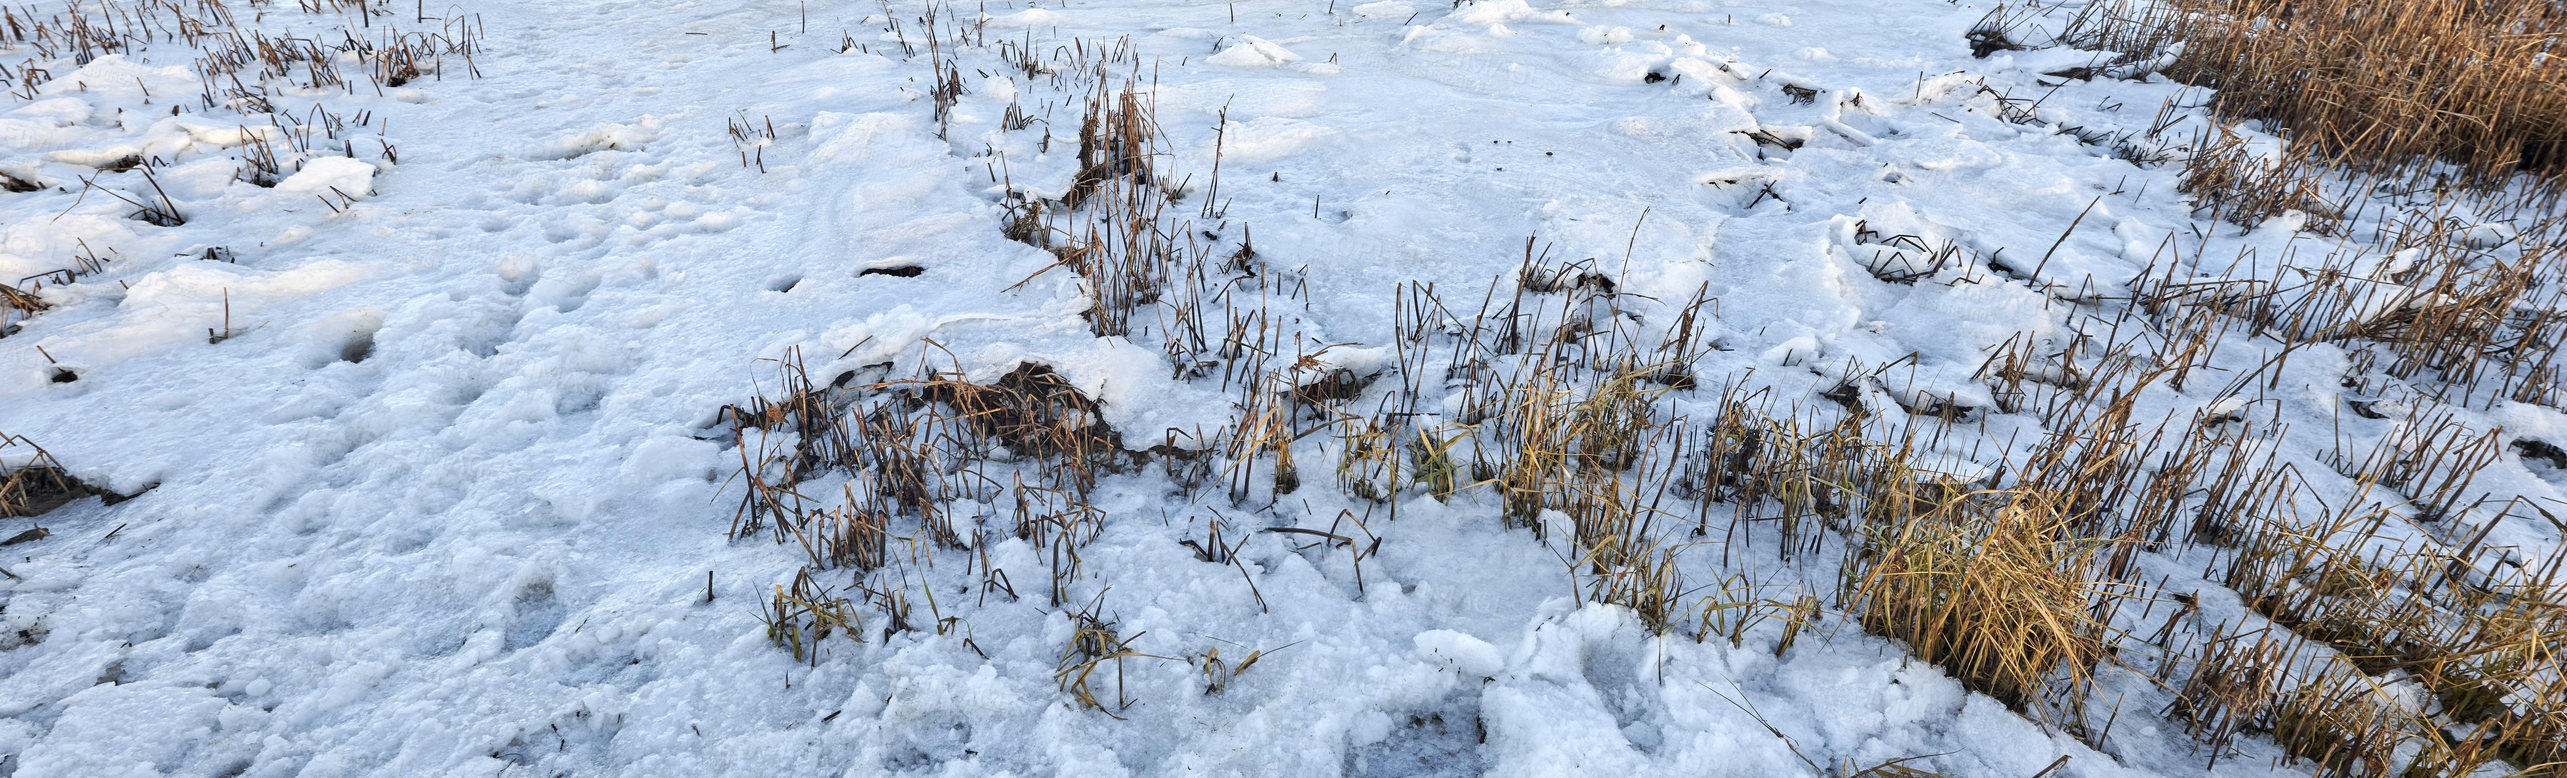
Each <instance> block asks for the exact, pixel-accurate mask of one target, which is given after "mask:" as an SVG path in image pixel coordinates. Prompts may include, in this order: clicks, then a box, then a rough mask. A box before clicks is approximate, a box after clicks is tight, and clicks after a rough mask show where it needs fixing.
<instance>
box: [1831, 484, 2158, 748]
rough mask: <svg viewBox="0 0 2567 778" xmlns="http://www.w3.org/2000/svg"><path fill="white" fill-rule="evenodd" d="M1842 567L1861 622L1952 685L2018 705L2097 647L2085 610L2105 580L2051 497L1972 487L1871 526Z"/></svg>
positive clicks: (2085, 665)
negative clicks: (1972, 491) (1850, 562)
mask: <svg viewBox="0 0 2567 778" xmlns="http://www.w3.org/2000/svg"><path fill="white" fill-rule="evenodd" d="M1869 534H1870V538H1869V541H1868V546H1867V548H1865V549H1864V551H1863V552H1862V553H1861V554H1860V555H1859V556H1858V557H1856V561H1857V563H1858V566H1857V567H1855V568H1854V569H1852V570H1849V572H1848V576H1849V577H1851V578H1853V579H1854V580H1856V581H1858V583H1856V584H1855V586H1854V592H1853V594H1852V595H1851V597H1850V600H1851V602H1852V603H1853V604H1852V605H1851V607H1852V608H1853V609H1855V610H1858V611H1859V613H1860V618H1861V622H1862V625H1863V629H1864V630H1865V631H1867V632H1870V633H1872V634H1875V635H1881V636H1884V637H1889V638H1893V639H1897V640H1899V641H1901V642H1904V643H1906V644H1907V646H1908V650H1909V651H1911V652H1914V653H1915V654H1916V655H1917V657H1918V658H1920V659H1924V660H1926V661H1928V662H1933V663H1935V664H1938V665H1942V666H1943V667H1944V669H1946V670H1948V671H1950V672H1951V673H1952V674H1953V676H1954V677H1955V678H1958V679H1960V681H1961V682H1962V684H1964V685H1966V686H1969V687H1970V688H1971V689H1974V690H1977V691H1981V692H1985V693H1987V694H1988V695H1989V696H1991V697H1995V698H1997V699H1998V700H2002V701H2004V702H2006V703H2007V704H2009V705H2013V706H2016V707H2018V708H2023V709H2032V710H2039V709H2040V706H2039V705H2037V704H2036V703H2037V702H2039V701H2041V700H2044V699H2047V698H2048V697H2049V696H2050V686H2051V684H2052V681H2053V679H2054V678H2059V677H2064V678H2065V679H2066V680H2067V681H2068V682H2070V683H2072V684H2074V683H2079V682H2082V681H2083V680H2084V679H2085V678H2087V677H2089V676H2090V674H2091V673H2092V672H2093V668H2094V666H2095V663H2096V662H2097V661H2098V660H2100V659H2101V658H2102V656H2103V649H2104V634H2105V625H2104V624H2102V623H2100V622H2098V621H2097V620H2096V618H2095V615H2094V614H2095V612H2096V605H2097V602H2098V601H2099V600H2102V599H2105V598H2108V597H2110V596H2111V591H2110V587H2109V586H2108V585H2105V584H2101V583H2097V582H2094V581H2092V580H2091V570H2092V568H2093V562H2094V558H2095V550H2096V546H2095V544H2093V543H2087V542H2080V541H2079V540H2077V539H2076V537H2075V536H2074V535H2073V534H2071V533H2070V531H2069V524H2068V520H2067V517H2066V516H2065V515H2064V514H2063V513H2062V512H2061V511H2060V510H2059V507H2058V505H2057V499H2056V498H2055V497H2053V496H2049V495H2043V494H2038V493H2031V492H2006V493H1983V494H1976V495H1970V496H1967V497H1964V498H1962V499H1956V500H1952V501H1950V502H1947V503H1945V504H1943V505H1941V506H1938V507H1937V508H1935V509H1934V510H1931V511H1928V512H1925V513H1922V514H1913V515H1910V516H1905V517H1901V518H1900V519H1897V520H1895V521H1893V522H1890V523H1885V524H1876V525H1873V526H1872V528H1871V529H1870V530H1869Z"/></svg>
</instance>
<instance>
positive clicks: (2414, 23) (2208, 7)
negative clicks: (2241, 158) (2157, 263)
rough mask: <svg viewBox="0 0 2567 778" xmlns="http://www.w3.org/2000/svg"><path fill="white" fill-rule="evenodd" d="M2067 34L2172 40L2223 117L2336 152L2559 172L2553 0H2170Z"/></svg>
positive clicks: (2370, 160) (2148, 43)
mask: <svg viewBox="0 0 2567 778" xmlns="http://www.w3.org/2000/svg"><path fill="white" fill-rule="evenodd" d="M2087 14H2088V16H2087V17H2086V18H2085V19H2083V20H2081V22H2083V23H2082V24H2081V25H2080V29H2081V31H2080V32H2078V33H2073V34H2072V38H2076V37H2082V38H2083V41H2084V42H2087V43H2090V44H2095V45H2102V46H2108V47H2112V48H2117V49H2120V50H2124V51H2152V52H2153V51H2157V50H2161V49H2166V48H2168V47H2169V46H2170V45H2171V44H2176V43H2180V44H2181V45H2182V50H2181V52H2180V54H2179V55H2178V56H2175V57H2174V58H2173V62H2172V63H2171V64H2170V65H2168V66H2167V67H2166V69H2165V71H2166V73H2167V75H2169V76H2171V77H2173V78H2175V79H2177V80H2180V81H2184V82H2186V83H2191V84H2197V85H2202V86H2211V87H2216V88H2217V89H2218V90H2219V96H2218V103H2217V105H2218V107H2219V108H2220V109H2221V110H2222V111H2224V112H2227V113H2229V114H2231V115H2234V116H2239V117H2244V118H2253V119H2265V120H2270V121H2272V122H2275V123H2277V124H2279V125H2281V126H2283V127H2288V128H2291V129H2292V130H2294V131H2296V132H2297V133H2299V134H2300V136H2301V137H2302V138H2306V139H2310V140H2312V141H2314V142H2316V143H2317V144H2318V145H2319V146H2321V147H2322V148H2324V149H2327V150H2328V154H2329V155H2330V156H2341V157H2344V158H2347V159H2349V160H2354V161H2359V162H2362V163H2365V164H2369V165H2378V166H2385V167H2389V168H2396V169H2401V170H2405V171H2407V172H2411V173H2414V174H2416V175H2420V176H2429V175H2431V173H2432V171H2430V170H2427V169H2424V168H2420V167H2411V165H2412V163H2413V162H2414V161H2416V160H2447V161H2449V162H2451V163H2453V164H2454V165H2456V166H2457V169H2458V171H2459V172H2460V173H2461V174H2462V175H2463V176H2465V177H2468V178H2471V179H2474V180H2477V181H2482V182H2494V181H2500V180H2502V179H2504V178H2506V177H2508V176H2510V175H2511V174H2512V173H2514V172H2515V171H2517V170H2538V171H2543V172H2545V173H2550V174H2555V173H2558V172H2561V171H2562V170H2567V89H2562V88H2560V84H2567V63H2562V62H2561V60H2560V58H2559V57H2557V56H2556V54H2555V53H2554V52H2550V51H2549V49H2550V47H2551V46H2552V45H2554V43H2555V41H2556V40H2557V38H2558V36H2560V35H2567V13H2562V12H2561V11H2560V10H2559V9H2558V7H2557V6H2556V5H2555V4H2552V3H2547V2H2499V3H2482V2H2470V1H2469V0H2418V1H2415V2H2397V3H2377V2H2365V1H2364V0H2167V1H2166V2H2124V3H2113V4H2100V3H2099V4H2096V5H2094V6H2090V7H2089V9H2088V11H2087Z"/></svg>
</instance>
